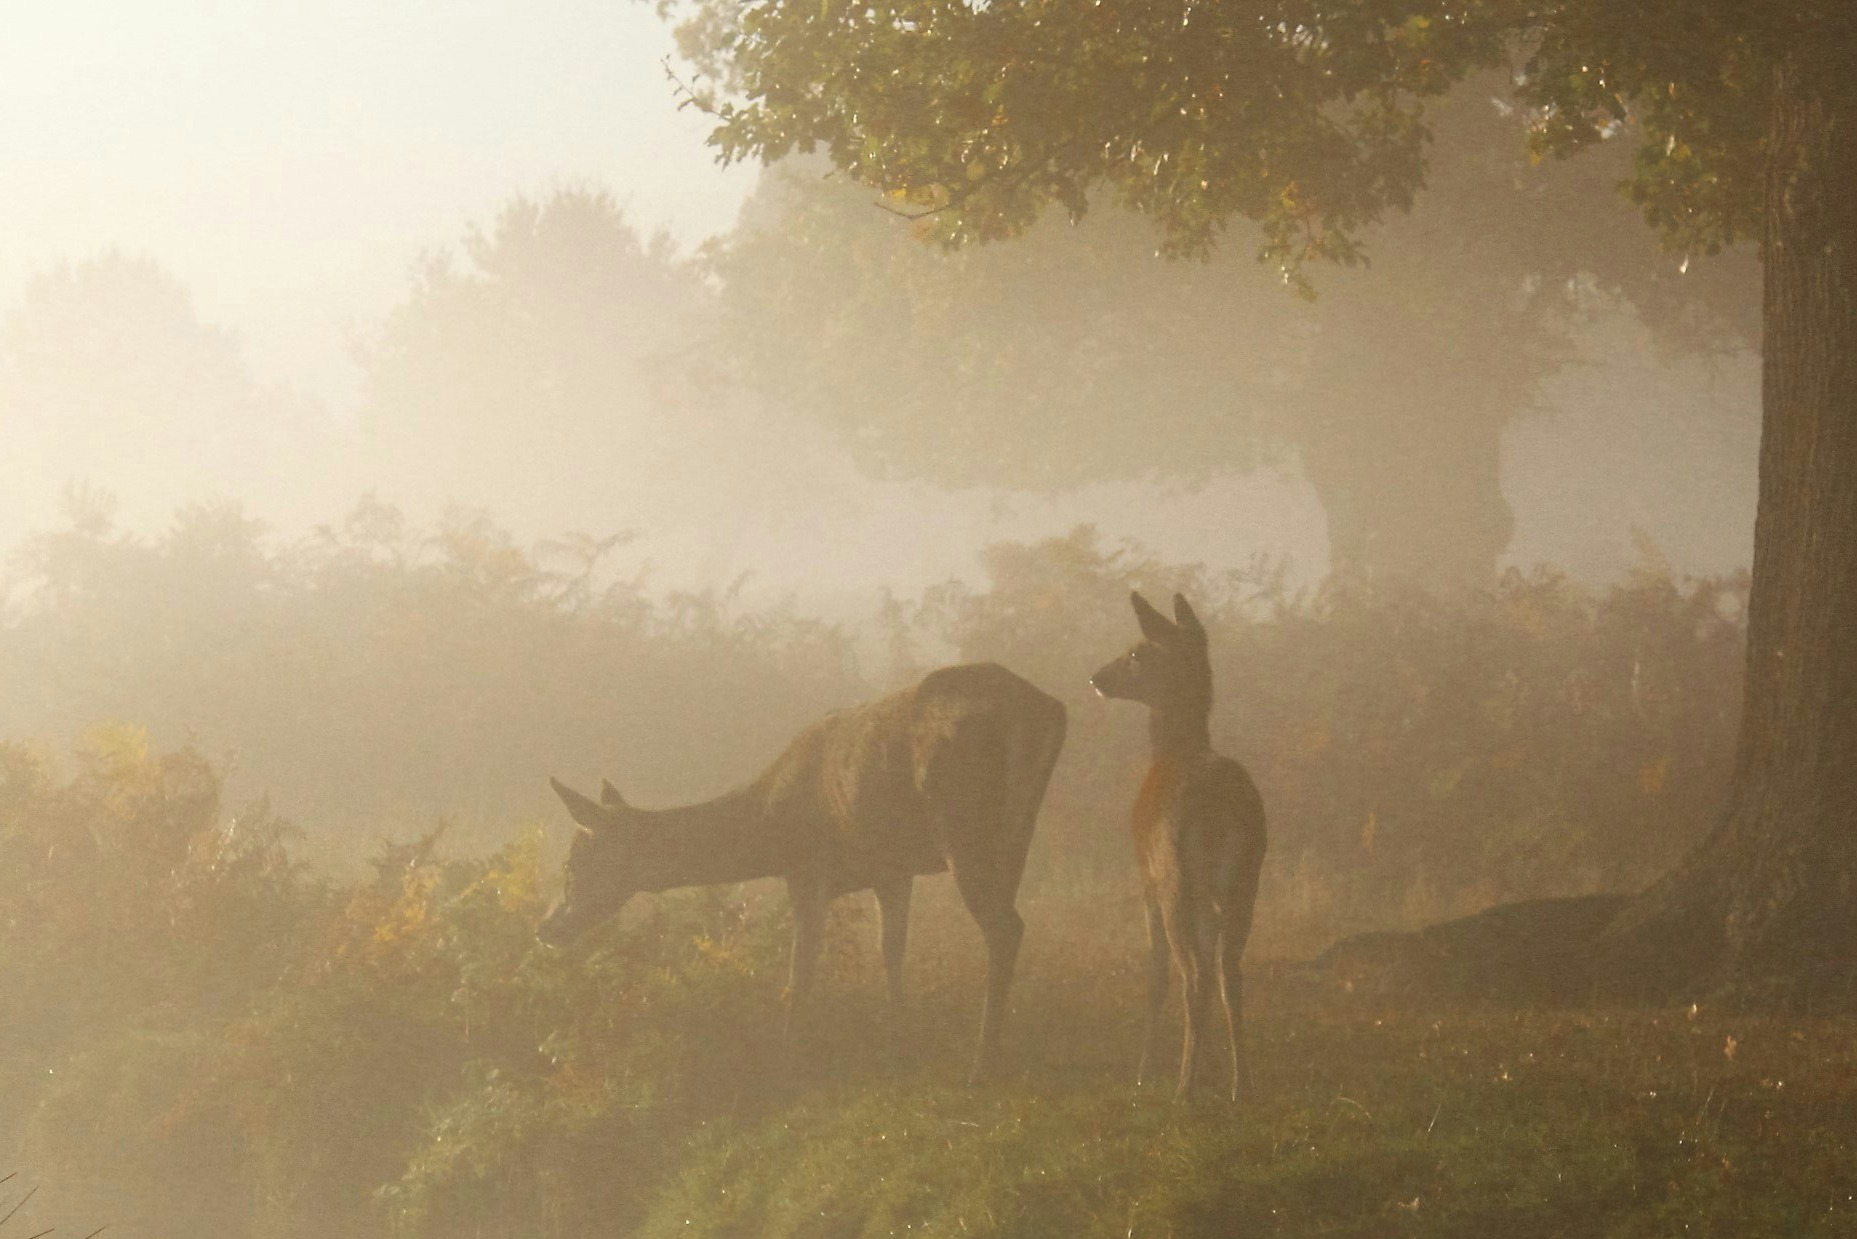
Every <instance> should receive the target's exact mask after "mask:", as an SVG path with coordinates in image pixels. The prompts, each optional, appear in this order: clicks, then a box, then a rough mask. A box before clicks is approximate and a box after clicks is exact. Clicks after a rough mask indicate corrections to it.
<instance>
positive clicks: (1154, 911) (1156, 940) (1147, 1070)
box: [1135, 899, 1173, 1088]
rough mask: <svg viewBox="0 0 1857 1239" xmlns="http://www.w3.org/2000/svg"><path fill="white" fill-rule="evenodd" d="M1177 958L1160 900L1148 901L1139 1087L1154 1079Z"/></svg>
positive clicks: (1136, 1079) (1136, 1082) (1136, 1081)
mask: <svg viewBox="0 0 1857 1239" xmlns="http://www.w3.org/2000/svg"><path fill="white" fill-rule="evenodd" d="M1172 968H1173V957H1172V955H1171V953H1170V952H1169V950H1168V947H1167V922H1166V920H1165V919H1164V918H1163V917H1162V916H1161V905H1160V902H1159V901H1158V900H1154V899H1150V900H1148V1022H1147V1027H1146V1028H1145V1029H1144V1030H1143V1032H1142V1036H1141V1065H1140V1066H1138V1067H1136V1068H1135V1085H1136V1087H1137V1088H1139V1087H1140V1086H1141V1085H1143V1084H1146V1083H1147V1082H1148V1081H1149V1080H1152V1079H1153V1078H1154V1072H1155V1070H1156V1062H1155V1059H1156V1057H1157V1056H1158V1055H1159V1053H1160V1045H1161V1016H1162V1013H1163V1012H1164V1011H1165V1009H1166V1007H1167V974H1168V972H1169V971H1170V970H1171V969H1172Z"/></svg>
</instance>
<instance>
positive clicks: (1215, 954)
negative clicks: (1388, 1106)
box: [1090, 592, 1266, 1101]
mask: <svg viewBox="0 0 1857 1239" xmlns="http://www.w3.org/2000/svg"><path fill="white" fill-rule="evenodd" d="M1130 602H1131V603H1132V605H1133V606H1134V608H1135V619H1136V621H1137V623H1138V624H1139V625H1140V628H1141V635H1142V639H1141V641H1139V642H1138V643H1136V645H1135V646H1134V647H1133V648H1132V649H1130V650H1129V651H1128V652H1127V653H1125V654H1123V655H1122V656H1121V657H1120V658H1117V659H1115V660H1114V661H1113V662H1111V663H1109V664H1108V665H1107V666H1105V667H1103V669H1102V670H1100V671H1098V672H1097V673H1096V674H1095V675H1094V676H1092V677H1091V678H1090V685H1091V687H1092V688H1094V689H1095V690H1096V691H1097V693H1099V694H1100V695H1101V696H1103V697H1106V698H1119V699H1122V700H1126V701H1136V702H1140V703H1141V704H1143V705H1145V706H1147V707H1148V736H1149V741H1150V746H1151V748H1152V760H1151V761H1150V762H1149V765H1148V772H1147V776H1146V777H1145V778H1144V779H1143V780H1142V783H1141V790H1140V791H1139V793H1138V794H1137V795H1136V797H1135V806H1134V812H1133V814H1132V820H1131V826H1132V829H1133V833H1134V839H1135V857H1136V862H1137V865H1138V867H1139V869H1140V873H1141V886H1142V896H1143V900H1144V902H1145V903H1146V906H1147V919H1148V1010H1147V1024H1146V1028H1145V1030H1144V1032H1143V1035H1142V1045H1141V1063H1140V1066H1139V1067H1138V1068H1137V1069H1136V1085H1137V1087H1140V1086H1142V1085H1144V1084H1146V1083H1147V1082H1148V1081H1149V1080H1150V1079H1151V1078H1152V1076H1153V1072H1154V1070H1155V1067H1156V1062H1157V1056H1158V1052H1159V1046H1160V1036H1161V1024H1162V1020H1161V1016H1162V1010H1163V1008H1164V1007H1165V1005H1166V1002H1167V988H1168V980H1169V972H1170V969H1178V970H1179V973H1180V981H1181V989H1182V992H1183V998H1184V1006H1185V1009H1186V1034H1185V1041H1184V1044H1183V1045H1182V1047H1181V1052H1180V1076H1179V1084H1178V1087H1177V1089H1176V1091H1175V1094H1174V1096H1175V1098H1176V1100H1185V1099H1187V1098H1190V1097H1191V1096H1192V1095H1193V1094H1194V1093H1195V1091H1196V1089H1197V1088H1198V1087H1199V1084H1200V1078H1201V1075H1200V1058H1201V1056H1202V1051H1203V1049H1204V1047H1205V1042H1206V1040H1207V1030H1208V1024H1207V1019H1208V1015H1209V1010H1208V1008H1209V1006H1210V999H1211V987H1212V985H1213V982H1214V979H1215V978H1216V980H1217V984H1218V987H1219V994H1220V996H1221V998H1222V999H1223V1003H1224V1007H1225V1027H1226V1032H1227V1035H1228V1036H1229V1037H1230V1040H1231V1098H1232V1100H1233V1101H1238V1100H1240V1099H1241V1098H1242V1097H1243V1096H1244V1095H1245V1094H1247V1093H1249V1092H1250V1090H1251V1087H1252V1086H1251V1070H1250V1064H1249V1059H1248V1057H1247V1056H1246V1054H1245V1048H1244V973H1243V970H1242V967H1241V962H1242V960H1243V958H1244V948H1245V942H1246V940H1247V939H1248V938H1249V937H1250V935H1251V914H1252V911H1253V909H1254V908H1255V906H1256V904H1257V883H1258V874H1259V872H1260V871H1261V870H1262V868H1263V863H1264V848H1265V842H1266V839H1265V831H1264V801H1263V798H1262V797H1261V796H1260V795H1259V794H1258V791H1257V786H1256V784H1254V783H1253V782H1252V781H1251V776H1250V775H1249V774H1248V773H1247V772H1246V771H1245V768H1244V767H1243V766H1241V765H1239V764H1238V763H1237V762H1235V761H1233V760H1232V759H1231V758H1229V757H1224V756H1221V755H1220V754H1218V753H1216V752H1214V751H1213V748H1212V737H1211V716H1212V663H1211V660H1210V657H1209V656H1208V649H1207V639H1206V629H1205V627H1204V625H1202V624H1201V623H1200V621H1199V617H1198V616H1197V615H1196V614H1194V612H1193V608H1192V606H1191V605H1190V604H1189V603H1188V602H1187V600H1186V599H1185V597H1183V596H1182V595H1179V594H1175V595H1174V618H1173V619H1171V620H1169V619H1168V618H1167V617H1166V616H1165V615H1162V614H1161V613H1160V612H1159V611H1157V610H1156V609H1155V608H1154V607H1153V605H1152V604H1150V603H1149V602H1148V600H1147V599H1146V598H1143V597H1142V596H1141V594H1140V593H1139V592H1136V593H1132V594H1131V595H1130Z"/></svg>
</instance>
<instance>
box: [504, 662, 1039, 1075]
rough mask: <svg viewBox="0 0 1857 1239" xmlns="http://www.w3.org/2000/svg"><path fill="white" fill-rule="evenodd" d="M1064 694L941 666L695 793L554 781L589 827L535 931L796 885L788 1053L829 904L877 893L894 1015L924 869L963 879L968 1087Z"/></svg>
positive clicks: (989, 1044)
mask: <svg viewBox="0 0 1857 1239" xmlns="http://www.w3.org/2000/svg"><path fill="white" fill-rule="evenodd" d="M1066 726H1067V716H1066V711H1065V709H1064V705H1063V703H1062V702H1060V701H1058V700H1057V699H1056V698H1054V697H1050V696H1047V695H1046V694H1045V693H1044V692H1042V691H1040V690H1039V689H1038V688H1036V687H1034V686H1033V685H1032V684H1030V683H1029V682H1028V681H1026V680H1023V679H1021V678H1020V677H1018V676H1017V675H1014V674H1013V673H1012V672H1010V671H1008V670H1006V668H1004V667H1002V666H999V665H998V664H996V663H976V664H969V665H963V666H954V667H943V668H941V669H939V670H936V671H932V672H930V673H929V674H928V675H926V676H924V677H923V678H922V680H920V681H919V682H918V683H916V684H913V685H911V686H910V687H908V688H904V689H902V690H900V691H898V692H894V693H891V694H889V695H888V696H885V697H881V698H879V699H877V700H875V701H869V702H866V703H864V704H862V705H858V706H853V707H850V708H848V709H844V710H840V711H837V712H835V713H832V714H829V715H827V716H826V717H825V718H823V719H821V720H819V721H818V722H816V723H813V724H812V725H811V726H809V727H807V728H805V729H804V730H802V731H801V732H800V733H799V735H798V736H796V737H795V738H794V739H793V741H792V742H791V743H790V744H789V745H788V746H787V748H786V750H785V751H784V752H782V753H781V755H780V756H779V757H777V758H776V759H775V760H774V762H773V763H772V764H771V765H770V766H768V767H767V769H765V770H764V771H762V772H761V774H760V775H759V776H758V777H756V778H755V779H753V780H752V781H750V782H749V783H747V784H745V785H743V786H741V787H739V788H737V789H735V790H733V791H730V792H727V793H725V794H723V795H721V796H718V797H716V798H715V799H712V800H707V801H704V802H702V803H700V804H693V805H687V806H683V807H680V808H671V809H659V810H651V809H636V808H633V807H632V806H631V805H629V804H627V803H626V801H625V799H624V797H623V796H622V795H621V794H620V793H619V792H618V790H617V789H615V788H614V787H613V786H612V785H611V784H610V783H606V784H604V785H603V788H602V794H601V800H600V802H598V803H596V802H595V801H593V800H592V799H590V798H589V797H587V796H585V795H582V794H581V793H579V792H577V791H575V790H573V789H572V788H570V787H568V786H567V785H566V784H564V783H562V782H561V781H560V780H559V779H554V778H551V779H550V780H549V781H550V783H551V784H552V785H553V787H554V790H555V794H556V795H558V796H559V797H560V798H561V800H562V802H563V803H564V804H565V805H566V806H567V810H568V814H569V816H571V817H572V818H573V820H574V822H575V824H576V825H577V826H578V827H579V830H578V832H577V833H576V835H575V837H574V839H573V842H572V843H571V844H570V846H569V849H568V855H567V862H566V866H565V871H564V882H563V890H562V894H561V897H560V899H559V900H558V901H557V902H556V903H555V904H554V905H553V907H552V908H551V909H550V910H549V912H548V913H547V915H546V916H545V917H544V918H543V920H542V922H541V924H540V926H539V927H538V930H537V933H538V936H539V937H540V939H541V940H542V942H543V943H545V944H550V945H556V946H559V945H564V944H566V943H567V942H569V941H571V940H573V939H575V938H577V937H580V936H581V935H582V934H584V933H585V932H586V931H587V930H588V929H590V928H591V927H592V926H594V925H595V924H597V923H599V922H601V921H603V920H606V919H607V918H609V917H611V916H612V915H613V914H615V913H617V912H618V911H619V909H620V908H621V907H622V906H623V905H624V904H625V903H626V902H627V901H628V900H629V899H630V898H631V897H632V896H633V895H634V894H637V893H639V892H658V891H665V890H671V889H674V888H678V887H686V886H710V885H719V884H724V883H736V882H746V881H750V880H753V879H756V878H770V877H771V878H781V879H784V880H785V883H786V888H787V897H788V900H789V902H790V903H791V906H792V910H793V945H792V956H791V964H790V969H791V971H790V980H789V985H788V988H787V1001H788V1007H787V1020H786V1041H787V1044H788V1046H789V1047H791V1046H792V1044H793V1042H794V1034H795V1029H796V1026H797V1023H798V1021H799V1020H800V1019H801V1018H802V1012H803V1011H804V1010H805V1008H806V1007H807V1006H808V1004H809V1002H810V1000H811V997H812V993H813V989H814V974H815V970H816V964H817V961H818V958H819V951H820V947H821V945H822V943H823V940H824V934H825V922H826V911H827V907H828V905H829V904H830V903H831V901H832V900H834V899H836V898H837V897H839V896H840V895H845V894H850V893H852V892H857V891H865V890H869V891H872V892H874V893H875V895H876V898H877V906H878V912H879V922H880V928H879V933H880V945H881V952H882V956H883V967H884V974H885V981H886V984H887V988H888V1006H889V1010H890V1013H891V1019H892V1026H893V1027H900V1026H901V1014H902V1009H903V953H904V948H905V944H906V941H907V937H908V932H909V903H910V895H911V890H912V887H913V884H914V881H915V879H916V878H917V877H922V876H926V875H930V874H938V873H943V872H948V873H952V874H953V876H954V883H955V887H956V889H957V890H958V891H959V892H960V896H961V899H962V902H963V903H964V904H965V905H966V907H967V911H968V912H969V913H970V914H971V915H972V916H973V919H974V921H975V923H976V924H978V925H979V927H980V933H981V936H982V938H983V939H984V940H985V943H986V951H987V973H986V992H985V996H984V999H983V1003H982V1007H981V1018H980V1045H979V1050H978V1052H977V1054H976V1055H975V1058H974V1063H973V1070H972V1072H971V1073H970V1075H969V1083H970V1084H976V1085H977V1084H981V1083H984V1082H986V1081H987V1080H988V1079H990V1078H991V1077H992V1076H993V1074H994V1072H995V1071H996V1069H997V1066H998V1058H999V1043H1000V1031H1001V1028H1002V1026H1003V1024H1004V1021H1005V1017H1006V999H1007V994H1008V992H1009V990H1010V989H1011V987H1012V973H1013V967H1014V964H1015V962H1016V960H1017V958H1018V953H1019V944H1020V942H1021V940H1022V938H1023V937H1024V933H1025V922H1024V920H1023V918H1021V917H1020V915H1019V912H1018V910H1017V908H1016V906H1015V904H1016V900H1017V897H1018V890H1019V882H1020V878H1021V877H1022V876H1023V874H1024V870H1025V860H1026V854H1027V851H1028V850H1029V848H1030V847H1031V841H1032V830H1033V826H1034V824H1035V822H1036V820H1037V817H1038V811H1039V808H1040V806H1041V805H1042V804H1043V802H1044V795H1045V787H1046V785H1047V784H1048V783H1049V781H1050V778H1051V771H1052V768H1053V767H1054V766H1055V765H1056V764H1057V759H1058V754H1059V752H1060V751H1061V750H1062V748H1063V746H1064V733H1065V728H1066Z"/></svg>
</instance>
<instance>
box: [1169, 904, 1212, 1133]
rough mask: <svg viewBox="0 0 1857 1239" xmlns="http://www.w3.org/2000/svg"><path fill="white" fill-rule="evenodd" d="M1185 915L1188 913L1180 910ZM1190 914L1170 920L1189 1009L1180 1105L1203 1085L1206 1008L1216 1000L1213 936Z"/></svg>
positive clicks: (1182, 1053)
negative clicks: (1201, 1073) (1200, 1082)
mask: <svg viewBox="0 0 1857 1239" xmlns="http://www.w3.org/2000/svg"><path fill="white" fill-rule="evenodd" d="M1180 911H1182V912H1184V911H1185V910H1184V909H1182V910H1180ZM1196 919H1197V918H1195V917H1194V916H1192V915H1190V914H1186V915H1178V916H1175V917H1171V918H1169V923H1168V925H1167V928H1168V930H1169V931H1170V937H1171V939H1172V941H1173V942H1174V944H1175V948H1176V949H1175V953H1174V958H1175V959H1176V960H1178V961H1179V964H1180V988H1181V990H1182V991H1183V997H1184V998H1185V1001H1184V1002H1183V1003H1182V1004H1181V1005H1182V1006H1184V1007H1185V1008H1186V1020H1185V1023H1186V1032H1185V1035H1184V1036H1183V1038H1182V1041H1181V1046H1180V1087H1179V1089H1178V1090H1177V1091H1176V1093H1175V1094H1174V1098H1175V1100H1176V1101H1184V1100H1185V1099H1187V1098H1188V1097H1191V1096H1192V1095H1193V1090H1194V1089H1195V1088H1197V1087H1198V1084H1199V1059H1200V1055H1201V1052H1202V1051H1203V1050H1204V1049H1205V1032H1206V1015H1207V1011H1206V1007H1207V1005H1208V999H1210V998H1211V996H1212V988H1211V986H1212V972H1213V968H1214V963H1213V955H1214V951H1215V949H1216V948H1215V945H1214V942H1213V941H1212V939H1211V935H1210V934H1209V933H1207V932H1206V927H1203V926H1201V925H1198V924H1196V923H1194V922H1195V921H1196Z"/></svg>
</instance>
